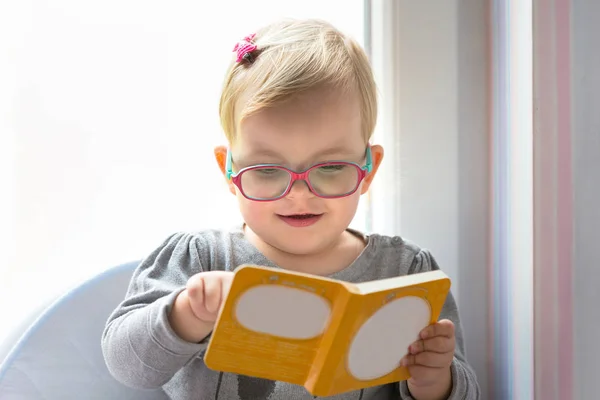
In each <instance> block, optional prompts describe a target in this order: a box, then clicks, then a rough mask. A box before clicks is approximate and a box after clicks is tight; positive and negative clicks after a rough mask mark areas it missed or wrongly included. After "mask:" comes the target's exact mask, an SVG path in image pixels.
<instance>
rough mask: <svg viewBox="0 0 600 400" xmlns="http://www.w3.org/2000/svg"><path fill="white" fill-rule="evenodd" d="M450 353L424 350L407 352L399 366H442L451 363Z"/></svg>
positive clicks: (451, 356)
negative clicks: (415, 352) (416, 352)
mask: <svg viewBox="0 0 600 400" xmlns="http://www.w3.org/2000/svg"><path fill="white" fill-rule="evenodd" d="M452 358H453V355H452V353H445V354H440V353H432V352H429V351H425V352H423V353H419V354H408V355H406V356H405V357H404V358H403V359H402V361H401V362H400V365H401V366H404V367H408V366H411V365H420V366H423V367H428V368H443V367H447V366H449V365H450V364H451V363H452Z"/></svg>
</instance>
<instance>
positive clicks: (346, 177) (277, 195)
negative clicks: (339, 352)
mask: <svg viewBox="0 0 600 400" xmlns="http://www.w3.org/2000/svg"><path fill="white" fill-rule="evenodd" d="M232 164H233V161H232V158H231V152H229V151H228V152H227V164H226V175H227V179H231V180H232V182H233V184H234V185H235V186H237V188H238V189H239V190H240V192H241V193H242V195H243V196H244V197H245V198H247V199H249V200H254V201H273V200H278V199H281V198H283V197H285V196H287V195H288V193H289V192H290V190H291V189H292V186H293V185H294V182H296V181H304V182H306V184H307V186H308V188H309V190H310V191H311V192H312V193H313V194H314V195H315V196H318V197H322V198H325V199H335V198H340V197H346V196H349V195H351V194H353V193H354V192H356V190H357V189H358V187H359V185H360V183H361V182H362V180H363V179H364V178H365V176H367V174H368V173H369V172H371V170H372V169H373V165H372V160H371V147H370V146H367V150H366V164H365V165H364V166H363V167H361V166H360V165H358V164H356V163H353V162H348V161H330V162H324V163H319V164H315V165H313V166H312V167H310V168H308V169H307V170H305V171H302V172H296V171H292V170H291V169H288V168H285V167H282V166H281V165H277V164H259V165H253V166H250V167H246V168H242V169H241V170H240V171H239V172H238V173H237V174H235V173H233V170H232Z"/></svg>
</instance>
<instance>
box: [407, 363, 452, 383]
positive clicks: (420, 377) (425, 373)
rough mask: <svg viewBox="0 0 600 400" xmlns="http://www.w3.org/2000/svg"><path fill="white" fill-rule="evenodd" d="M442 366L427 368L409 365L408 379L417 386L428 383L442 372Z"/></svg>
mask: <svg viewBox="0 0 600 400" xmlns="http://www.w3.org/2000/svg"><path fill="white" fill-rule="evenodd" d="M442 370H443V369H442V368H429V367H423V366H421V365H411V366H409V367H408V372H409V373H410V376H411V377H410V380H411V381H412V382H413V383H415V384H416V385H417V386H423V385H429V384H431V383H433V382H437V381H438V379H439V376H440V373H441V372H442Z"/></svg>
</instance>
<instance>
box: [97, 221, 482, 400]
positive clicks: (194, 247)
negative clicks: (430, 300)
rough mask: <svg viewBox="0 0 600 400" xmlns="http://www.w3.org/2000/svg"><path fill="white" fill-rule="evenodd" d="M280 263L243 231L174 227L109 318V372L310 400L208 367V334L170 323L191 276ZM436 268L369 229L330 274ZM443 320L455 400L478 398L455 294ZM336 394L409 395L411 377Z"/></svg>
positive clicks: (181, 393) (228, 397)
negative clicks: (448, 330)
mask: <svg viewBox="0 0 600 400" xmlns="http://www.w3.org/2000/svg"><path fill="white" fill-rule="evenodd" d="M246 263H247V264H258V265H265V266H271V267H276V268H277V266H276V265H274V263H273V262H272V261H270V260H268V259H267V258H266V257H265V256H264V255H263V254H262V253H260V252H259V251H258V250H257V249H256V247H254V246H253V245H252V244H251V243H250V242H248V241H247V240H246V239H245V237H244V233H243V231H242V230H241V229H235V230H232V231H216V230H207V231H203V232H198V233H177V234H175V235H172V236H171V237H169V238H168V239H167V240H166V241H165V242H164V243H163V244H162V245H161V246H159V247H158V248H157V249H156V250H155V251H154V252H153V253H152V254H150V255H149V256H148V257H147V258H146V259H145V260H144V261H143V262H142V263H141V264H140V265H139V267H138V268H137V269H136V270H135V272H134V274H133V277H132V280H131V283H130V285H129V289H128V291H127V294H126V296H125V299H124V300H123V302H122V303H121V304H120V305H119V306H118V307H117V309H116V310H115V311H114V312H113V314H112V315H111V316H110V317H109V320H108V322H107V324H106V328H105V330H104V334H103V336H102V350H103V352H104V357H105V360H106V364H107V366H108V368H109V370H110V372H111V374H112V375H113V376H114V377H115V378H116V379H117V380H119V381H121V382H123V383H124V384H126V385H128V386H132V387H139V388H160V387H162V388H163V390H164V391H165V392H166V393H167V394H168V395H169V396H170V397H171V398H172V399H177V400H179V399H182V400H183V399H199V400H276V399H285V400H305V399H312V398H313V396H311V395H310V394H309V393H308V392H307V391H306V390H305V389H304V388H303V387H301V386H297V385H291V384H288V383H284V382H273V381H268V380H264V379H256V378H251V377H247V376H241V375H235V374H229V373H220V372H217V371H212V370H210V369H208V368H207V367H206V366H205V365H204V362H203V355H204V352H205V350H206V346H207V343H208V340H210V338H208V339H206V340H205V341H204V342H203V343H189V342H186V341H183V340H182V339H181V338H179V337H178V336H177V335H176V334H175V333H174V332H173V330H172V329H171V327H170V325H169V322H168V318H167V315H168V313H169V310H170V308H171V306H172V304H173V301H174V299H175V297H176V296H177V294H178V293H179V292H180V291H181V290H183V288H184V287H185V284H186V282H187V280H188V279H189V278H190V277H191V276H192V275H194V274H196V273H198V272H202V271H210V270H226V271H233V270H235V268H236V267H237V266H239V265H242V264H246ZM434 269H438V265H437V263H436V261H435V260H434V259H433V257H432V256H431V254H430V253H429V252H428V251H427V250H424V249H419V248H418V247H417V246H415V245H413V244H411V243H408V242H406V241H404V240H403V239H402V238H400V237H388V236H381V235H370V236H368V237H367V246H366V247H365V249H364V250H363V252H362V253H361V255H360V256H359V257H358V258H357V259H356V260H355V261H354V262H353V263H352V264H351V265H349V266H348V267H347V268H345V269H344V270H342V271H340V272H337V273H335V274H333V275H331V276H330V277H331V278H335V279H339V280H344V281H348V282H355V283H356V282H365V281H371V280H376V279H383V278H389V277H394V276H399V275H405V274H412V273H416V272H421V271H429V270H434ZM440 318H447V319H450V320H452V321H453V322H454V324H455V326H456V351H455V357H454V361H453V363H452V367H451V370H452V382H453V390H452V394H451V396H450V399H452V400H454V399H456V400H458V399H460V400H471V399H479V398H480V391H479V387H478V384H477V380H476V377H475V373H474V372H473V370H472V368H471V367H470V366H469V364H468V363H467V361H466V358H465V345H464V340H463V330H462V326H461V323H460V318H459V314H458V309H457V306H456V303H455V301H454V298H453V297H452V295H451V294H450V295H449V296H448V298H447V300H446V303H445V305H444V308H443V310H442V314H441V317H440ZM327 398H328V399H339V400H359V399H362V400H371V399H373V400H388V399H389V400H391V399H412V397H411V396H410V392H409V391H408V387H407V385H406V382H399V383H397V384H393V385H385V386H379V387H373V388H368V389H364V390H361V391H355V392H349V393H345V394H342V395H338V396H333V397H327Z"/></svg>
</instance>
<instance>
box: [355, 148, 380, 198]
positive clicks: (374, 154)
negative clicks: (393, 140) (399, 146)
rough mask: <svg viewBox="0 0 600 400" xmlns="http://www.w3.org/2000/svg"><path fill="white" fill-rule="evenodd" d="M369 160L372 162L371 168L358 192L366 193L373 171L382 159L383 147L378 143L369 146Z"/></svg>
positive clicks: (375, 170)
mask: <svg viewBox="0 0 600 400" xmlns="http://www.w3.org/2000/svg"><path fill="white" fill-rule="evenodd" d="M371 160H372V163H373V169H371V172H369V173H368V175H367V176H365V179H364V180H363V185H362V189H361V191H360V194H365V193H367V191H368V190H369V187H370V186H371V182H373V178H375V173H376V172H377V170H378V169H379V166H380V165H381V161H382V160H383V147H381V146H380V145H378V144H376V145H373V146H371Z"/></svg>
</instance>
